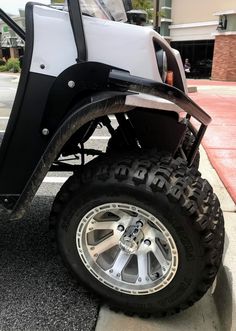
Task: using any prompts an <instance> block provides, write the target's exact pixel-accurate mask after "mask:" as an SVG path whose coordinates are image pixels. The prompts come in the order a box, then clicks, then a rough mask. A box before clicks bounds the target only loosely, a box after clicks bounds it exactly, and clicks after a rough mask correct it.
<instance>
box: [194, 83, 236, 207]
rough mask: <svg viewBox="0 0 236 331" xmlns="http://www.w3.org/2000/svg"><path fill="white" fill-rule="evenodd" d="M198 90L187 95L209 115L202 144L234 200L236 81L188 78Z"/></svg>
mask: <svg viewBox="0 0 236 331" xmlns="http://www.w3.org/2000/svg"><path fill="white" fill-rule="evenodd" d="M189 84H191V85H194V86H196V87H197V90H198V92H197V93H192V94H191V95H190V97H191V98H192V99H193V100H194V101H196V103H197V104H199V105H200V106H201V107H202V108H203V109H204V110H205V111H206V112H207V113H208V114H209V115H210V116H211V117H212V123H211V124H210V126H209V128H208V129H207V132H206V135H205V136H204V139H203V146H204V148H205V150H206V152H207V155H208V157H209V159H210V161H211V163H212V165H213V166H214V168H215V169H216V171H217V173H218V175H219V177H220V178H221V180H222V181H223V183H224V185H225V187H226V188H227V190H228V192H229V193H230V195H231V197H232V198H233V200H234V201H235V202H236V82H216V81H210V80H189Z"/></svg>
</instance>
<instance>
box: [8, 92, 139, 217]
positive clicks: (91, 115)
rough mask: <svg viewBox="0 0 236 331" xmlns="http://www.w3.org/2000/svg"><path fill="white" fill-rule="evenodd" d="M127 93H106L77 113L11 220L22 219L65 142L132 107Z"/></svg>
mask: <svg viewBox="0 0 236 331" xmlns="http://www.w3.org/2000/svg"><path fill="white" fill-rule="evenodd" d="M128 94H129V93H128V92H127V93H125V92H110V93H108V92H106V94H105V95H104V93H99V94H96V95H94V96H91V100H92V102H90V103H88V104H86V105H83V106H82V107H80V108H78V109H77V110H74V111H73V112H72V113H71V115H70V116H68V117H67V118H66V119H65V121H64V122H63V123H62V124H61V126H60V127H59V128H58V129H57V131H56V132H55V134H54V135H53V136H52V138H51V140H50V142H49V144H48V146H47V149H46V150H45V151H44V153H43V155H42V156H41V158H40V161H39V162H38V164H37V167H36V168H35V170H34V172H33V174H32V176H31V177H30V179H29V180H28V182H27V184H26V186H25V188H24V190H23V192H22V194H21V195H20V197H19V199H18V201H17V203H16V205H15V207H14V209H13V211H12V213H11V215H10V219H12V220H13V219H20V218H21V217H22V216H23V215H24V212H25V210H26V208H27V206H28V205H29V204H30V202H31V200H32V199H33V197H34V195H35V194H36V191H37V190H38V188H39V186H40V185H41V183H42V181H43V179H44V178H45V176H46V175H47V173H48V171H49V169H50V167H51V165H52V163H53V162H54V160H55V159H56V158H57V156H58V154H59V153H60V151H61V150H62V147H63V146H64V145H65V143H66V142H67V141H68V140H69V139H70V138H71V137H72V135H73V134H75V133H76V132H77V131H78V130H79V129H80V128H81V127H82V126H83V125H84V124H86V123H88V122H90V121H91V120H94V119H96V118H98V117H101V116H106V115H111V114H116V113H125V112H127V111H129V110H131V109H133V107H131V106H127V105H125V100H126V96H127V95H128Z"/></svg>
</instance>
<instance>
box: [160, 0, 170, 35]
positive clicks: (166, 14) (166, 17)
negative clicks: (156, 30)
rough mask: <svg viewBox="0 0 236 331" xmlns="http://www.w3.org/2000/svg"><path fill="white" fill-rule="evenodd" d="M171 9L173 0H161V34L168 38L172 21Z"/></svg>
mask: <svg viewBox="0 0 236 331" xmlns="http://www.w3.org/2000/svg"><path fill="white" fill-rule="evenodd" d="M171 10H172V0H161V2H160V13H161V17H160V18H159V20H160V22H161V28H160V34H161V35H162V36H163V37H164V38H166V39H170V29H169V26H170V24H171V23H172V19H171Z"/></svg>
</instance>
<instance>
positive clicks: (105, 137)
mask: <svg viewBox="0 0 236 331" xmlns="http://www.w3.org/2000/svg"><path fill="white" fill-rule="evenodd" d="M109 138H110V137H109V136H92V137H90V138H89V139H92V140H108V139H109Z"/></svg>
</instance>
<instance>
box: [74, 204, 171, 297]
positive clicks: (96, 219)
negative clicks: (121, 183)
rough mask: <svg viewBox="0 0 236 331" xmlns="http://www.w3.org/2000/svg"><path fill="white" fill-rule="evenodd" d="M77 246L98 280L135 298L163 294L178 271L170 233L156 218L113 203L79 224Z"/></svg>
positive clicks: (96, 210) (129, 206)
mask: <svg viewBox="0 0 236 331" xmlns="http://www.w3.org/2000/svg"><path fill="white" fill-rule="evenodd" d="M76 245H77V250H78V253H79V255H80V257H81V260H82V261H83V263H84V265H85V266H86V268H87V269H88V270H89V271H90V272H91V274H92V275H93V276H95V277H96V278H97V279H98V280H99V281H100V282H102V283H103V284H104V285H106V286H109V287H111V288H113V289H114V290H116V291H119V292H124V293H127V294H131V295H145V294H151V293H154V292H158V291H160V290H161V289H163V288H164V287H166V286H167V285H168V284H169V283H170V282H171V281H172V279H173V278H174V276H175V274H176V272H177V269H178V251H177V248H176V244H175V241H174V239H173V237H172V236H171V234H170V232H169V231H168V230H167V229H166V227H165V226H164V225H163V224H162V223H161V222H160V221H159V220H158V219H157V218H156V217H155V216H153V215H152V214H150V213H149V212H147V211H146V210H143V209H141V208H139V207H136V206H133V205H130V204H123V203H109V204H104V205H100V206H97V207H95V208H93V209H92V210H90V211H89V212H88V213H87V214H86V215H85V216H84V217H83V218H82V220H81V222H80V223H79V226H78V228H77V231H76Z"/></svg>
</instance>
